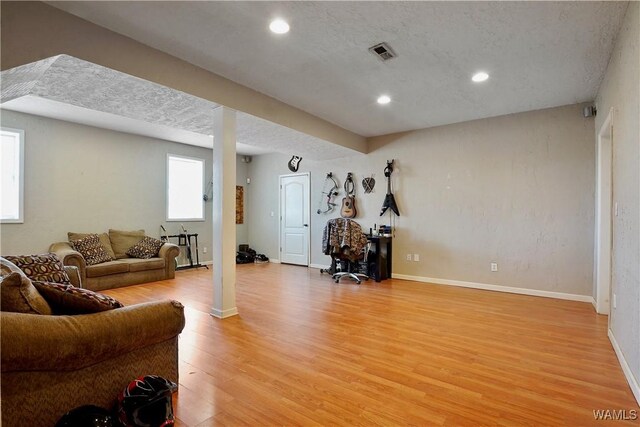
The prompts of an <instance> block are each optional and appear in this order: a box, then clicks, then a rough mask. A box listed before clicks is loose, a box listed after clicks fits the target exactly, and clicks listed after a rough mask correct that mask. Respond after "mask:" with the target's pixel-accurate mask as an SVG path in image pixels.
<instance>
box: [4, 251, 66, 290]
mask: <svg viewBox="0 0 640 427" xmlns="http://www.w3.org/2000/svg"><path fill="white" fill-rule="evenodd" d="M5 258H6V259H7V260H8V261H9V262H12V263H13V264H15V265H16V266H17V267H18V268H20V270H22V272H23V273H24V274H26V275H27V277H28V278H29V279H31V280H40V281H45V282H54V283H64V284H65V285H69V284H71V281H70V280H69V275H67V272H66V271H65V270H64V265H62V261H60V258H58V256H57V255H56V254H53V253H48V254H42V255H20V256H6V257H5Z"/></svg>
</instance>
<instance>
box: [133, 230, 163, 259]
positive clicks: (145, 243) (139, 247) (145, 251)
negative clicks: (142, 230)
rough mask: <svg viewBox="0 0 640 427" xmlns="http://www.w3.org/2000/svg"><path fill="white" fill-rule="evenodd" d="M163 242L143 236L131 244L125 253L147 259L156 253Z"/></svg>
mask: <svg viewBox="0 0 640 427" xmlns="http://www.w3.org/2000/svg"><path fill="white" fill-rule="evenodd" d="M163 244H164V242H163V241H161V240H158V239H154V238H153V237H147V236H145V237H144V238H143V239H142V240H140V241H139V242H138V243H137V244H135V245H133V246H131V247H130V248H129V250H128V251H127V255H129V256H132V257H134V258H142V259H149V258H153V257H154V256H156V255H158V252H159V251H160V248H161V247H162V245H163Z"/></svg>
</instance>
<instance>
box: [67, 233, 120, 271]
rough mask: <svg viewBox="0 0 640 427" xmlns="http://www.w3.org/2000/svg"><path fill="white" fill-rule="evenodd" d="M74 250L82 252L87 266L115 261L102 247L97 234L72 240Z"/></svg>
mask: <svg viewBox="0 0 640 427" xmlns="http://www.w3.org/2000/svg"><path fill="white" fill-rule="evenodd" d="M71 244H72V245H73V248H74V249H75V250H76V251H78V252H80V253H81V254H82V256H83V257H84V260H85V262H86V263H87V265H96V264H102V263H103V262H108V261H111V260H113V259H114V258H111V255H109V253H108V252H107V250H106V249H105V248H104V246H103V245H102V242H101V241H100V238H99V237H98V235H97V234H89V235H87V236H85V237H83V238H81V239H78V240H72V241H71Z"/></svg>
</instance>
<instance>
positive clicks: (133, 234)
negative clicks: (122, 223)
mask: <svg viewBox="0 0 640 427" xmlns="http://www.w3.org/2000/svg"><path fill="white" fill-rule="evenodd" d="M143 237H144V230H134V231H122V230H112V229H110V230H109V240H111V247H112V248H113V252H115V254H116V259H122V258H128V256H127V250H128V249H129V248H130V247H131V246H133V245H135V244H136V243H138V242H139V241H140V240H142V238H143Z"/></svg>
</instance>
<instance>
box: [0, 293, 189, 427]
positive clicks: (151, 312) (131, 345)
mask: <svg viewBox="0 0 640 427" xmlns="http://www.w3.org/2000/svg"><path fill="white" fill-rule="evenodd" d="M184 324H185V319H184V308H183V306H182V304H180V303H179V302H177V301H158V302H150V303H145V304H138V305H132V306H128V307H124V308H119V309H115V310H110V311H104V312H100V313H94V314H84V315H74V316H48V315H40V314H22V313H10V312H2V313H0V328H1V329H0V331H1V342H0V345H1V348H2V352H1V359H2V364H1V368H2V371H1V378H0V379H1V389H0V393H1V395H2V403H1V404H2V425H3V426H4V427H12V426H33V427H36V426H53V425H54V424H55V423H56V421H57V420H58V419H59V418H60V417H61V416H62V415H63V414H64V413H66V412H67V411H69V410H70V409H73V408H75V407H78V406H82V405H88V404H93V405H98V406H102V407H105V408H111V407H112V405H113V404H114V401H115V399H116V398H117V396H118V393H119V392H121V391H122V390H123V389H124V387H125V386H126V385H127V384H128V383H129V382H130V381H131V380H133V379H135V378H136V377H138V376H140V375H146V374H155V375H160V376H162V377H165V378H168V379H170V380H172V381H174V382H176V383H177V382H178V334H179V333H180V332H181V331H182V329H183V328H184Z"/></svg>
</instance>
